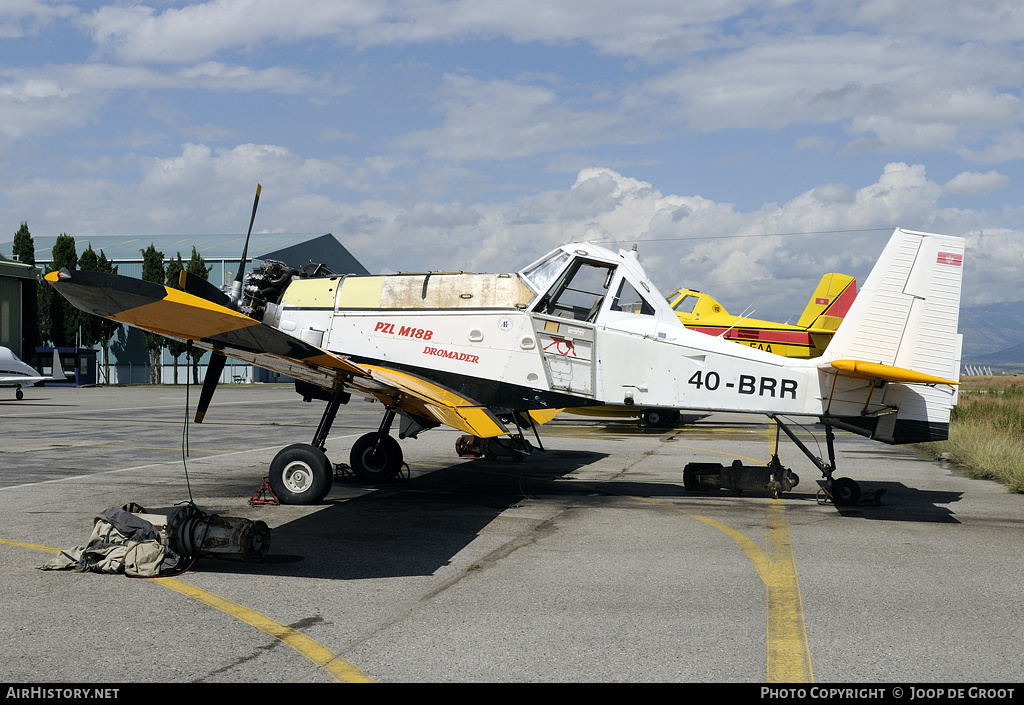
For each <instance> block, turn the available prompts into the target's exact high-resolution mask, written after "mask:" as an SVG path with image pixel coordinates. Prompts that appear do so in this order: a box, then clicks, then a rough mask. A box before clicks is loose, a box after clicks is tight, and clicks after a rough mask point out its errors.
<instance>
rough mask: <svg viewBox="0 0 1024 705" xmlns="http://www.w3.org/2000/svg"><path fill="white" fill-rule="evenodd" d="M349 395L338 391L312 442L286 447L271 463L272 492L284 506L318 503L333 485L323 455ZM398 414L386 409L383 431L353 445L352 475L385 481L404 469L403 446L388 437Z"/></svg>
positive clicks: (364, 437)
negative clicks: (332, 427) (340, 409)
mask: <svg viewBox="0 0 1024 705" xmlns="http://www.w3.org/2000/svg"><path fill="white" fill-rule="evenodd" d="M348 398H349V395H348V394H347V393H346V392H342V391H338V392H335V393H334V394H333V395H332V396H331V399H330V401H329V402H328V403H327V408H326V409H324V415H323V416H322V417H321V419H320V425H319V426H317V429H316V433H315V434H314V435H313V442H312V443H296V444H294V445H290V446H288V447H287V448H284V449H283V450H281V452H279V453H278V454H277V455H276V456H274V459H273V461H271V463H270V477H269V478H268V479H269V482H270V489H271V490H273V492H274V495H275V496H276V497H277V498H278V500H280V501H281V502H283V503H284V504H316V503H317V502H320V501H321V500H323V498H324V497H326V496H327V493H328V492H330V491H331V486H332V485H333V484H334V465H333V464H332V463H331V461H330V460H329V459H328V458H327V454H326V453H325V452H324V450H325V448H326V442H327V436H328V434H329V433H330V432H331V426H332V425H333V424H334V418H335V417H336V416H337V415H338V409H339V408H340V407H341V405H342V404H344V403H345V402H347V401H348ZM394 418H395V412H394V410H393V409H387V410H386V411H385V412H384V418H383V420H382V421H381V424H380V429H379V430H377V431H374V432H372V433H367V434H366V435H364V436H362V437H360V438H359V439H358V440H357V441H356V442H355V443H354V444H353V446H352V452H351V454H350V456H349V463H350V465H351V467H352V472H353V474H354V475H355V476H356V477H357V478H359V479H360V480H364V481H366V482H386V481H387V480H391V479H393V478H394V477H395V476H396V475H398V473H399V471H400V470H401V468H402V447H401V446H400V445H399V444H398V441H396V440H395V439H394V438H392V437H391V436H390V435H388V432H389V431H390V430H391V423H392V421H394Z"/></svg>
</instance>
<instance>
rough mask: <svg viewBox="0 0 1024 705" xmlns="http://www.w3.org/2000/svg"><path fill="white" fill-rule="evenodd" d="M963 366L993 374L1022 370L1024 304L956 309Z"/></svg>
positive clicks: (1023, 356)
mask: <svg viewBox="0 0 1024 705" xmlns="http://www.w3.org/2000/svg"><path fill="white" fill-rule="evenodd" d="M960 332H961V333H963V336H964V348H963V354H962V357H963V362H964V364H971V365H987V366H990V367H992V368H993V370H994V371H1009V370H1010V369H1013V370H1015V371H1016V370H1020V369H1021V367H1024V301H1018V302H1016V303H1009V304H984V305H980V306H965V307H964V308H962V309H960Z"/></svg>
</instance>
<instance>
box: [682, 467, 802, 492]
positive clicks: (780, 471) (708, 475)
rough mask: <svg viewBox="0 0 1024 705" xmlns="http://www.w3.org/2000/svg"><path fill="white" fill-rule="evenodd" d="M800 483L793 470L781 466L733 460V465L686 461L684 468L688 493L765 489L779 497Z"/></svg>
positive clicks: (756, 490)
mask: <svg viewBox="0 0 1024 705" xmlns="http://www.w3.org/2000/svg"><path fill="white" fill-rule="evenodd" d="M799 483H800V478H799V477H797V475H796V473H794V472H793V471H792V470H790V469H788V468H784V467H782V466H781V465H777V464H772V465H744V464H743V463H742V462H740V461H739V460H734V461H733V462H732V465H721V464H719V463H689V464H687V465H686V467H684V468H683V486H684V487H685V488H686V490H687V491H688V492H717V491H718V490H733V491H734V492H741V491H742V490H751V491H753V492H767V493H768V494H770V495H771V496H772V497H776V498H777V497H778V496H779V494H780V493H781V492H788V491H789V490H791V489H793V488H794V487H796V486H797V485H798V484H799Z"/></svg>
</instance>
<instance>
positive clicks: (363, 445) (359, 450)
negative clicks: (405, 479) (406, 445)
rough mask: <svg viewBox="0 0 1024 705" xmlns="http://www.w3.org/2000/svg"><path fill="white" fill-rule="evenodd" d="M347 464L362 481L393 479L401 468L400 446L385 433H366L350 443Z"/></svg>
mask: <svg viewBox="0 0 1024 705" xmlns="http://www.w3.org/2000/svg"><path fill="white" fill-rule="evenodd" d="M349 465H351V466H352V472H353V473H354V474H355V476H356V477H358V478H359V479H360V480H363V481H364V482H387V481H388V480H393V479H394V478H395V477H397V476H398V473H399V471H400V470H401V469H402V446H401V445H399V443H398V441H396V440H395V439H394V438H392V437H391V436H389V435H387V434H386V433H385V434H381V433H367V434H366V435H365V436H361V437H360V438H359V440H357V441H356V442H355V443H353V444H352V452H351V453H350V454H349Z"/></svg>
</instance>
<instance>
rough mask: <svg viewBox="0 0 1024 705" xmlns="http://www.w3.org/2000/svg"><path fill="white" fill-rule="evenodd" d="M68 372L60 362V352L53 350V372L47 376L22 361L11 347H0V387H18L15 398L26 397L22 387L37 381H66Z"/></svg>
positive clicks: (29, 385) (19, 399)
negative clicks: (66, 372)
mask: <svg viewBox="0 0 1024 705" xmlns="http://www.w3.org/2000/svg"><path fill="white" fill-rule="evenodd" d="M67 379H68V377H67V374H65V373H64V368H63V367H62V366H61V364H60V353H59V352H57V351H56V350H54V351H53V374H52V375H50V376H49V377H47V376H46V375H41V374H39V372H37V371H36V370H34V369H32V368H31V367H30V366H29V365H28V364H27V363H24V362H22V361H21V360H20V359H19V358H18V356H17V355H15V354H14V353H13V352H12V351H11V349H10V348H5V347H0V387H16V388H17V391H16V392H14V398H15V399H17V400H18V401H21V400H22V399H24V398H25V392H23V391H21V388H22V387H31V386H32V385H33V384H35V383H36V382H66V381H67Z"/></svg>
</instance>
